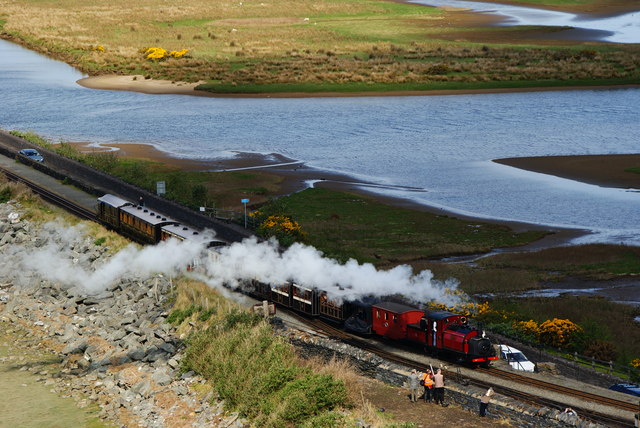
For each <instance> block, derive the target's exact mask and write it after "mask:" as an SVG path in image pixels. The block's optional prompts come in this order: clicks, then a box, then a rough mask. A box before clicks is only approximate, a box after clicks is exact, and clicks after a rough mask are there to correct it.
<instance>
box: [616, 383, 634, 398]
mask: <svg viewBox="0 0 640 428" xmlns="http://www.w3.org/2000/svg"><path fill="white" fill-rule="evenodd" d="M609 389H610V390H612V391H618V392H624V393H625V394H631V395H635V396H636V397H640V385H635V384H633V383H616V384H615V385H611V386H610V387H609Z"/></svg>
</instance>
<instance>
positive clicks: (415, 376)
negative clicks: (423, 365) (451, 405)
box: [408, 369, 444, 406]
mask: <svg viewBox="0 0 640 428" xmlns="http://www.w3.org/2000/svg"><path fill="white" fill-rule="evenodd" d="M408 381H409V392H410V394H411V402H413V403H415V402H417V401H418V396H419V395H420V386H422V388H423V390H424V395H423V396H422V398H423V399H424V402H425V403H431V402H432V401H433V402H434V403H435V404H440V405H441V406H444V375H443V374H442V369H437V370H436V371H435V373H433V371H432V370H431V369H427V370H426V371H425V372H424V373H418V371H417V370H415V369H414V370H412V371H411V373H410V374H409V379H408Z"/></svg>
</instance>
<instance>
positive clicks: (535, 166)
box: [494, 154, 640, 189]
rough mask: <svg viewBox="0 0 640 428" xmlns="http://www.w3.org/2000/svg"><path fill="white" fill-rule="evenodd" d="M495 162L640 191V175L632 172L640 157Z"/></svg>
mask: <svg viewBox="0 0 640 428" xmlns="http://www.w3.org/2000/svg"><path fill="white" fill-rule="evenodd" d="M494 162H497V163H500V164H503V165H509V166H513V167H516V168H520V169H525V170H527V171H533V172H539V173H542V174H549V175H554V176H556V177H562V178H568V179H570V180H575V181H581V182H583V183H589V184H595V185H597V186H602V187H617V188H622V189H640V173H636V172H632V171H629V169H630V168H640V154H624V155H623V154H609V155H582V156H541V157H522V158H508V159H496V160H494Z"/></svg>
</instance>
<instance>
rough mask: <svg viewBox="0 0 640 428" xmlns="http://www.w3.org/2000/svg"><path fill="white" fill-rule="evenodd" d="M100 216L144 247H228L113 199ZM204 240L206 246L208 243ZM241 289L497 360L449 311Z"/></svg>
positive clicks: (457, 354) (351, 325)
mask: <svg viewBox="0 0 640 428" xmlns="http://www.w3.org/2000/svg"><path fill="white" fill-rule="evenodd" d="M97 217H98V219H99V221H101V222H102V223H103V224H105V225H106V226H107V227H109V228H111V229H113V230H115V231H117V232H119V233H121V234H123V235H124V236H127V237H129V238H131V239H133V240H135V241H137V242H140V243H144V244H156V243H158V242H160V241H162V240H166V239H170V238H176V239H179V240H193V239H195V240H198V241H202V242H203V243H204V244H205V245H206V247H207V248H210V249H213V250H214V251H215V248H216V247H220V246H224V245H227V243H226V242H223V241H219V240H215V239H211V238H208V237H207V234H203V233H201V232H200V231H198V230H196V229H194V228H192V227H190V226H186V225H183V224H180V222H178V221H176V220H173V219H171V218H169V217H167V216H165V215H163V214H160V213H157V212H154V211H153V210H150V209H149V208H146V207H144V206H141V205H138V204H135V203H132V202H129V201H127V200H125V199H122V198H120V197H118V196H114V195H109V194H107V195H104V196H102V197H101V198H99V199H98V204H97ZM205 240H206V242H205ZM243 291H244V292H246V293H247V294H250V295H251V296H253V297H255V298H257V299H260V300H268V301H271V302H273V303H275V304H276V305H277V306H280V307H285V308H289V309H291V310H294V311H296V312H299V313H301V314H305V315H307V316H310V317H318V318H320V319H322V320H324V321H327V322H329V323H332V324H334V325H340V326H341V327H342V328H344V329H345V330H346V331H350V332H354V333H357V334H360V335H373V336H379V337H382V338H385V339H391V340H398V341H403V342H410V343H413V344H417V345H420V346H422V347H423V348H424V349H425V350H426V351H427V352H428V353H431V354H441V355H443V356H448V357H450V358H453V359H455V360H457V361H461V362H467V363H472V364H475V365H488V364H489V363H490V362H491V361H492V360H497V359H498V357H497V356H496V355H495V350H494V348H493V346H492V345H491V341H490V340H489V338H487V337H485V334H484V332H483V331H482V330H480V329H478V328H476V327H473V326H472V325H471V324H470V323H469V322H468V320H467V318H466V317H464V316H462V315H459V314H454V313H452V312H447V311H424V310H421V309H418V308H416V307H413V306H411V305H408V304H406V303H404V302H400V301H397V299H384V300H383V299H381V298H373V297H371V298H367V299H362V300H359V301H345V302H340V303H338V302H335V301H332V300H331V299H330V298H329V297H328V296H327V294H326V293H325V292H323V291H321V290H317V289H314V288H309V287H305V286H303V285H299V284H296V283H294V282H286V283H284V284H266V283H263V282H260V281H257V280H253V281H247V283H246V284H245V286H243Z"/></svg>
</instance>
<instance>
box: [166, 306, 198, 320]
mask: <svg viewBox="0 0 640 428" xmlns="http://www.w3.org/2000/svg"><path fill="white" fill-rule="evenodd" d="M198 310H199V308H197V307H196V306H193V305H192V306H189V307H188V308H187V309H176V310H174V311H171V313H170V314H169V316H168V317H167V322H168V323H169V324H173V325H180V324H182V322H183V321H184V320H186V319H187V318H189V317H190V316H191V315H193V314H194V313H196V312H198Z"/></svg>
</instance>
